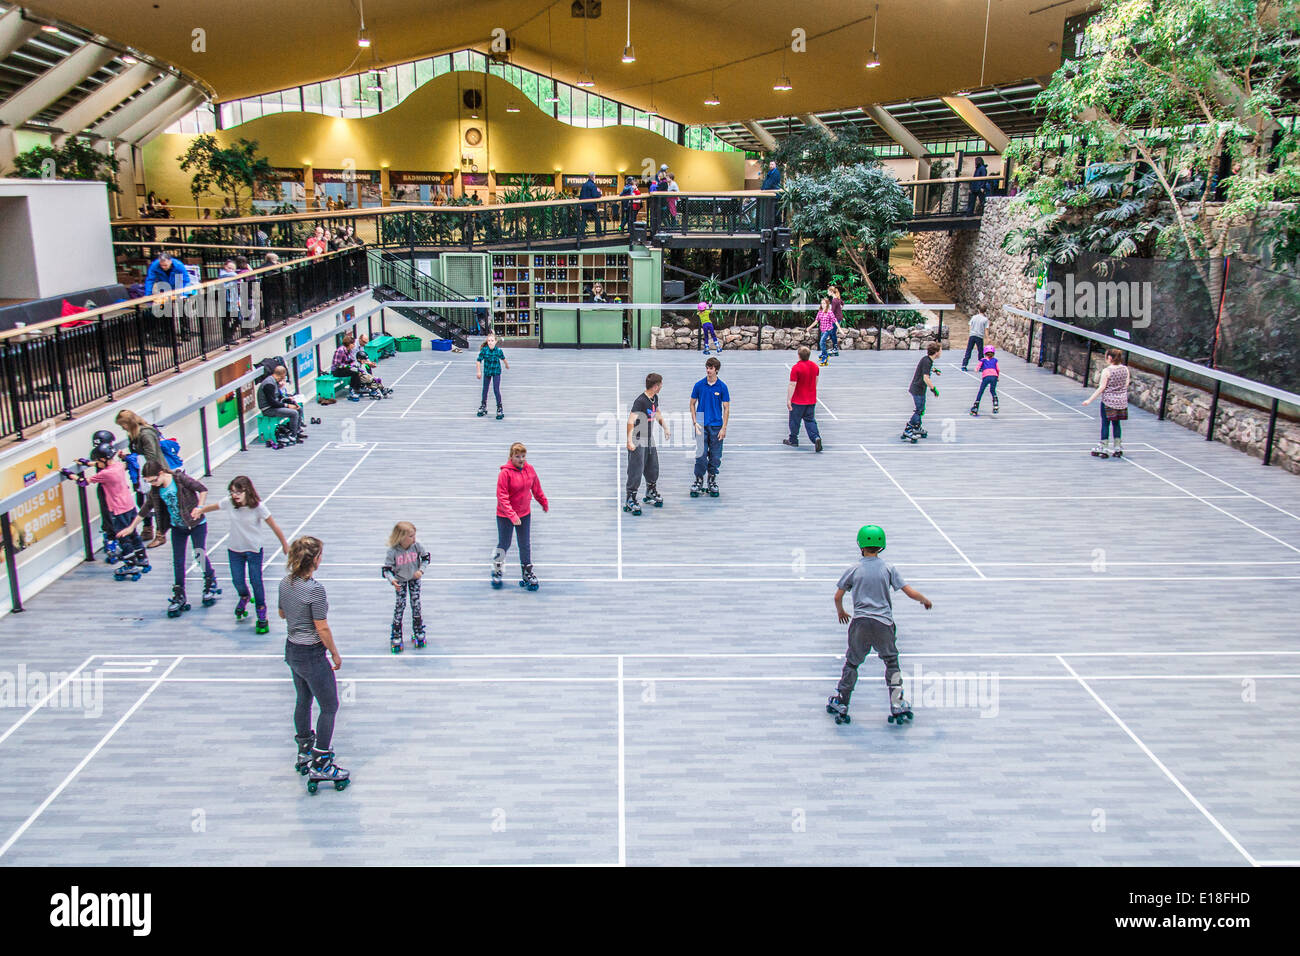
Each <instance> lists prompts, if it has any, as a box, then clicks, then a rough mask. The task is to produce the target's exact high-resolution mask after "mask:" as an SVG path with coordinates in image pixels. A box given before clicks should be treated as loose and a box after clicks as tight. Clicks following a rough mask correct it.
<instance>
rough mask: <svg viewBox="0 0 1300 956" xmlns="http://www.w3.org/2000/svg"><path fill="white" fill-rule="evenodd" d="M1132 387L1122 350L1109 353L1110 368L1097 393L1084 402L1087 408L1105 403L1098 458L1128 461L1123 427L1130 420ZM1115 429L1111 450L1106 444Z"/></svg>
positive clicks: (1096, 456) (1103, 374) (1107, 356)
mask: <svg viewBox="0 0 1300 956" xmlns="http://www.w3.org/2000/svg"><path fill="white" fill-rule="evenodd" d="M1128 384H1129V374H1128V366H1127V365H1125V364H1124V353H1123V352H1121V351H1120V350H1119V349H1107V350H1106V367H1105V368H1104V369H1102V372H1101V380H1100V381H1099V382H1098V383H1097V390H1096V391H1095V392H1093V393H1092V394H1091V395H1089V396H1088V397H1087V398H1085V399H1084V400H1083V404H1085V405H1091V404H1092V403H1093V401H1095V400H1096V399H1098V398H1100V399H1101V441H1099V442H1097V444H1096V446H1095V447H1094V448H1093V449H1092V454H1093V457H1094V458H1123V457H1124V442H1123V440H1122V439H1121V437H1120V432H1121V426H1120V423H1121V422H1123V421H1125V420H1126V419H1127V418H1128ZM1112 428H1113V429H1114V430H1115V437H1114V438H1113V439H1112V440H1111V443H1110V448H1107V447H1106V440H1107V438H1109V437H1110V431H1111V429H1112Z"/></svg>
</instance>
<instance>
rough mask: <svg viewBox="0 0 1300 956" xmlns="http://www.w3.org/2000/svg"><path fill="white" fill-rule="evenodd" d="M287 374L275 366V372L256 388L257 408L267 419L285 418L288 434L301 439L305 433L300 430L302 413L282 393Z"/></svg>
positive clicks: (305, 435) (304, 436) (279, 366)
mask: <svg viewBox="0 0 1300 956" xmlns="http://www.w3.org/2000/svg"><path fill="white" fill-rule="evenodd" d="M288 374H289V373H288V371H287V370H286V369H285V367H284V366H283V365H277V366H276V367H275V371H274V372H272V373H271V374H270V375H269V376H268V377H266V378H264V379H263V380H262V384H261V385H259V386H257V408H258V410H259V411H260V412H261V413H262V414H263V415H265V416H266V417H268V418H287V419H288V420H289V432H290V434H292V435H294V436H295V437H297V438H299V439H303V438H306V437H307V433H306V432H305V431H303V429H302V412H301V411H300V410H299V408H298V406H297V405H296V404H294V403H293V402H291V401H290V400H289V399H288V398H286V397H285V395H284V392H283V386H284V380H285V378H286V377H287V376H288Z"/></svg>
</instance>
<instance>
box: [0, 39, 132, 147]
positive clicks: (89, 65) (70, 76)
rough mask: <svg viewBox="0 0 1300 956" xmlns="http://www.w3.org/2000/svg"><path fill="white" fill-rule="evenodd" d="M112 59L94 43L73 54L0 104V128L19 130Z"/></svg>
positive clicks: (108, 53)
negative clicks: (15, 128)
mask: <svg viewBox="0 0 1300 956" xmlns="http://www.w3.org/2000/svg"><path fill="white" fill-rule="evenodd" d="M116 55H117V54H116V53H115V52H114V51H112V50H108V49H105V48H104V47H102V46H100V45H99V44H98V43H86V44H83V45H82V46H81V47H79V48H78V49H76V50H73V51H72V53H70V54H68V55H67V56H66V57H64V58H63V59H62V60H60V61H59V62H58V63H56V64H54V66H52V67H50V68H49V69H48V70H46V71H45V72H44V73H42V74H41V75H40V76H38V77H36V78H35V79H34V80H32V81H31V82H30V83H28V84H27V85H26V86H24V87H23V88H22V89H21V90H19V91H18V92H17V93H15V94H14V95H13V96H11V97H9V99H7V100H5V101H4V103H2V104H0V125H3V126H22V125H23V123H26V122H27V121H28V120H29V119H31V118H32V117H33V116H35V115H36V114H37V113H39V112H40V111H41V110H43V109H45V107H47V106H49V105H50V104H51V103H53V102H55V101H56V100H58V99H59V97H61V96H63V95H64V94H66V93H67V92H68V91H69V90H71V89H72V88H73V87H75V86H76V85H77V84H78V83H81V82H83V81H85V80H86V79H88V78H89V77H91V76H93V75H94V74H95V73H96V72H97V71H98V70H99V68H100V67H101V66H104V65H105V64H106V63H108V62H109V61H111V60H112V59H113V57H114V56H116Z"/></svg>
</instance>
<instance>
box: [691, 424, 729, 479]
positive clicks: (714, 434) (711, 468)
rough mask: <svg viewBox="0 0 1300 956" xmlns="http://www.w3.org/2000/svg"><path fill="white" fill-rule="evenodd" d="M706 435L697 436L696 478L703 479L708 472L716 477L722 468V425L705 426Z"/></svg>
mask: <svg viewBox="0 0 1300 956" xmlns="http://www.w3.org/2000/svg"><path fill="white" fill-rule="evenodd" d="M702 427H703V428H704V434H702V435H698V434H697V435H696V436H695V477H696V478H703V477H704V472H705V471H706V470H707V471H708V473H709V474H710V475H716V474H717V473H718V469H719V468H721V467H722V439H721V438H719V437H718V433H719V432H720V431H722V426H721V425H704V426H702Z"/></svg>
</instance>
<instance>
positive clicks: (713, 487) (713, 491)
mask: <svg viewBox="0 0 1300 956" xmlns="http://www.w3.org/2000/svg"><path fill="white" fill-rule="evenodd" d="M709 497H710V498H716V497H718V476H717V475H709Z"/></svg>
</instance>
